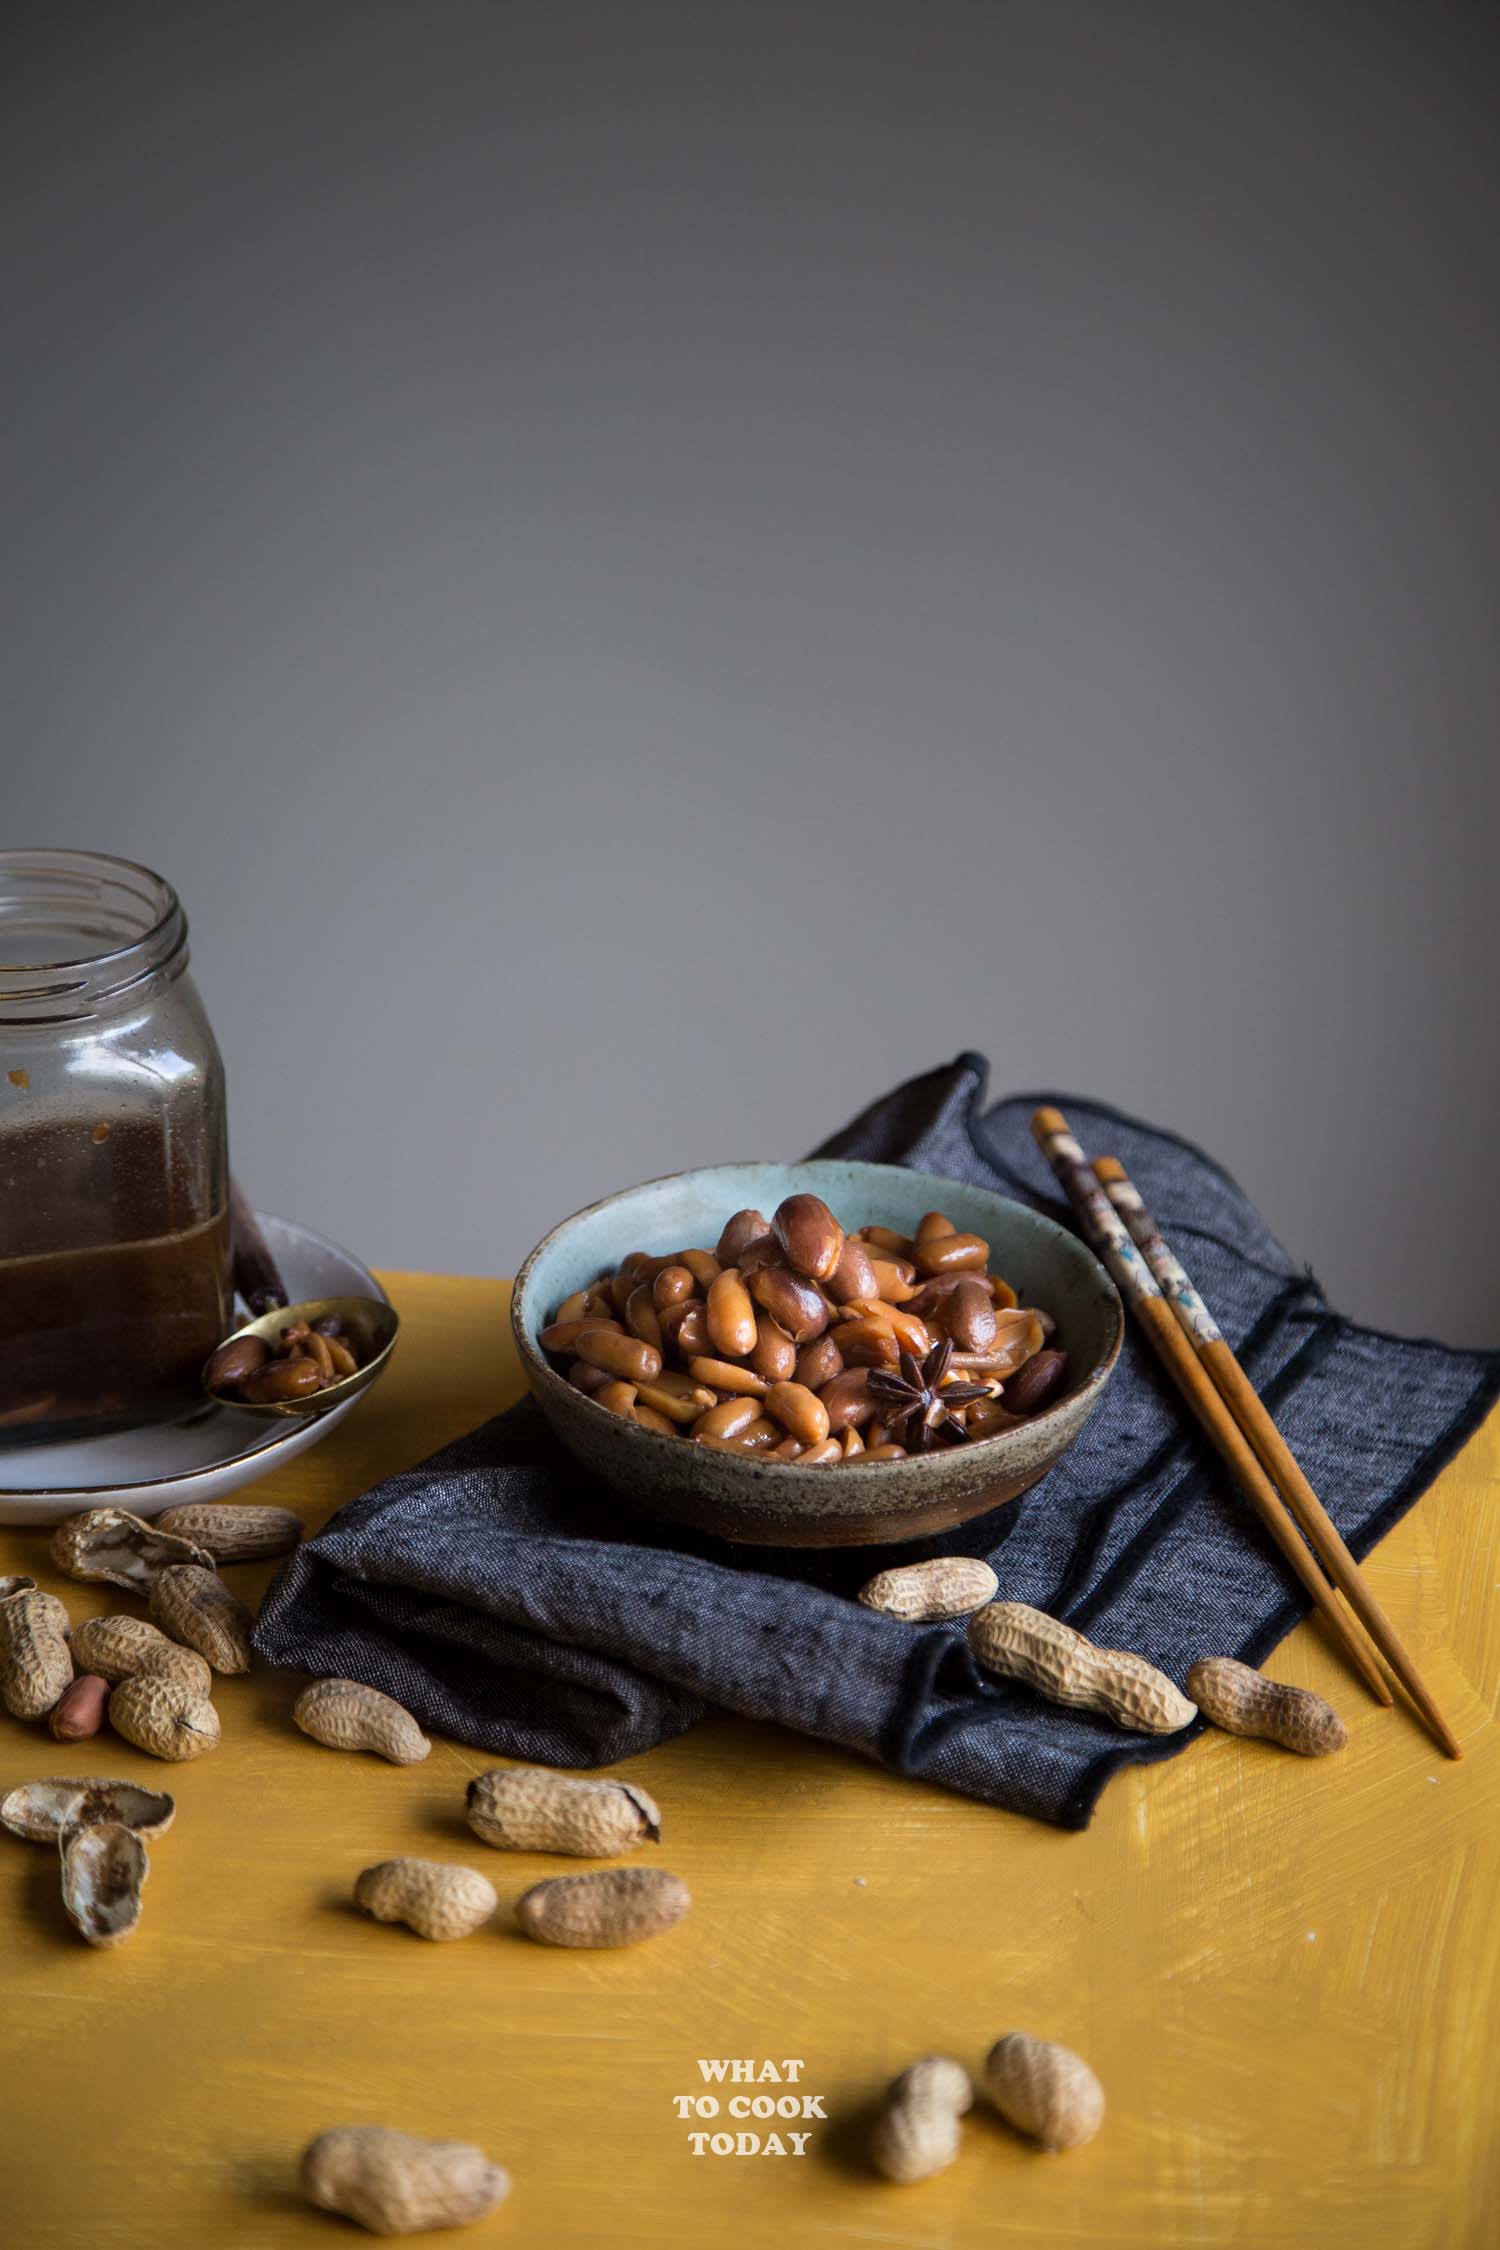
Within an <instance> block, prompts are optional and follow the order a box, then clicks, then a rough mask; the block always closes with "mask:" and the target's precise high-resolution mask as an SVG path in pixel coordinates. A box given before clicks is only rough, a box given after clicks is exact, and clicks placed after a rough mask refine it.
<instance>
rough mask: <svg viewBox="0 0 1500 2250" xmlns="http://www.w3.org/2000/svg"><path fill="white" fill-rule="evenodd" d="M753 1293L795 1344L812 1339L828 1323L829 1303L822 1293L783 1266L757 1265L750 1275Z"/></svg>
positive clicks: (751, 1292)
mask: <svg viewBox="0 0 1500 2250" xmlns="http://www.w3.org/2000/svg"><path fill="white" fill-rule="evenodd" d="M750 1294H751V1296H752V1297H753V1298H754V1299H755V1302H756V1303H757V1304H758V1305H762V1306H764V1308H765V1310H766V1311H767V1312H768V1313H769V1314H770V1316H771V1318H772V1319H773V1320H774V1321H775V1323H776V1325H777V1327H778V1328H784V1329H785V1330H786V1333H787V1334H788V1335H789V1336H790V1337H791V1339H792V1342H793V1343H794V1344H806V1343H808V1342H810V1341H811V1339H812V1338H813V1337H814V1336H821V1335H822V1333H823V1331H824V1329H825V1328H826V1327H827V1326H828V1304H827V1300H826V1299H825V1298H824V1296H823V1294H822V1292H821V1291H820V1290H817V1289H815V1288H814V1287H813V1285H812V1283H811V1282H810V1281H804V1280H803V1279H802V1278H801V1276H800V1275H799V1274H794V1273H788V1272H787V1271H786V1270H785V1268H784V1267H782V1266H757V1267H756V1269H755V1271H754V1273H753V1274H752V1275H751V1277H750Z"/></svg>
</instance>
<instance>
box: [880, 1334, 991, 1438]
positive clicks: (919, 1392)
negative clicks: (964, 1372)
mask: <svg viewBox="0 0 1500 2250" xmlns="http://www.w3.org/2000/svg"><path fill="white" fill-rule="evenodd" d="M952 1357H953V1339H952V1337H951V1336H945V1337H944V1338H943V1340H942V1342H941V1343H940V1344H934V1345H933V1347H932V1349H931V1351H930V1352H929V1353H928V1354H927V1357H926V1358H925V1359H922V1360H919V1359H916V1358H915V1357H914V1356H913V1355H912V1353H910V1352H907V1351H903V1352H902V1354H901V1372H900V1374H899V1375H897V1374H896V1373H895V1372H894V1371H893V1370H892V1369H890V1368H886V1367H872V1368H871V1370H870V1380H869V1392H870V1396H871V1397H872V1398H873V1399H874V1400H876V1402H877V1404H878V1407H879V1411H880V1413H881V1414H882V1416H883V1417H884V1419H885V1422H886V1426H887V1428H888V1429H889V1430H890V1433H891V1435H892V1437H895V1438H897V1442H898V1443H899V1444H901V1445H904V1446H905V1447H906V1449H907V1451H908V1453H926V1452H928V1451H929V1450H930V1448H931V1447H932V1446H934V1445H935V1444H936V1443H937V1437H938V1432H939V1431H940V1430H941V1431H942V1432H943V1434H944V1436H951V1437H955V1438H962V1437H964V1436H966V1435H967V1432H966V1431H965V1429H964V1426H963V1423H962V1422H961V1421H960V1420H959V1418H958V1416H957V1415H956V1414H955V1413H954V1412H953V1409H954V1407H955V1406H966V1405H967V1404H968V1402H969V1400H970V1399H974V1398H984V1397H986V1396H987V1395H988V1392H989V1385H988V1384H987V1383H950V1384H949V1385H948V1387H947V1389H946V1390H944V1389H943V1388H942V1382H943V1377H944V1376H945V1375H946V1374H947V1372H948V1362H949V1361H950V1360H951V1359H952ZM898 1432H900V1433H902V1434H901V1435H900V1436H899V1437H898V1436H897V1433H898Z"/></svg>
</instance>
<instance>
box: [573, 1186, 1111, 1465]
mask: <svg viewBox="0 0 1500 2250" xmlns="http://www.w3.org/2000/svg"><path fill="white" fill-rule="evenodd" d="M988 1261H989V1246H988V1244H987V1243H986V1242H985V1241H984V1240H983V1238H982V1237H981V1236H979V1235H977V1234H972V1233H967V1232H964V1231H961V1230H960V1229H959V1228H957V1227H956V1226H955V1225H954V1223H953V1221H952V1220H951V1219H949V1218H948V1217H947V1216H946V1214H944V1213H943V1212H938V1211H929V1212H927V1213H926V1214H925V1216H924V1217H923V1218H922V1220H921V1221H920V1222H919V1223H918V1226H917V1231H916V1234H915V1236H910V1235H906V1234H901V1233H898V1232H897V1231H896V1230H895V1229H894V1228H891V1227H882V1226H875V1225H870V1226H865V1227H861V1228H860V1229H859V1230H858V1231H857V1232H853V1233H846V1232H845V1230H844V1228H843V1226H842V1225H841V1224H840V1221H839V1220H838V1218H837V1217H836V1216H835V1214H834V1213H833V1212H832V1211H831V1210H830V1209H829V1207H828V1205H827V1204H826V1203H825V1202H824V1201H823V1200H822V1198H821V1197H820V1196H816V1195H811V1194H798V1195H790V1196H787V1197H786V1198H785V1199H784V1200H783V1201H782V1202H781V1203H780V1204H779V1205H778V1206H777V1209H776V1211H775V1214H774V1215H773V1217H772V1219H771V1221H770V1223H769V1225H768V1224H767V1222H766V1219H765V1217H764V1214H763V1213H761V1212H760V1211H756V1210H752V1209H750V1208H748V1207H747V1208H746V1209H744V1210H742V1211H736V1212H735V1213H733V1215H732V1216H731V1217H730V1218H729V1219H728V1220H727V1221H726V1223H725V1226H724V1228H723V1231H722V1233H721V1234H720V1236H719V1240H718V1243H717V1246H716V1248H715V1249H714V1250H705V1249H701V1248H687V1249H681V1250H672V1251H669V1252H667V1253H665V1254H664V1255H657V1254H653V1253H652V1252H650V1251H647V1250H643V1249H642V1250H632V1251H631V1252H629V1254H628V1255H627V1256H626V1257H625V1258H623V1259H622V1260H621V1261H620V1264H619V1265H618V1266H617V1267H616V1269H615V1271H614V1272H613V1273H611V1274H606V1275H603V1276H601V1277H600V1279H599V1280H597V1281H595V1282H593V1283H592V1284H591V1285H590V1286H588V1287H587V1288H584V1289H575V1290H574V1291H572V1293H571V1294H570V1295H569V1296H568V1297H566V1298H565V1299H564V1300H563V1302H562V1303H561V1304H560V1305H559V1306H558V1308H557V1312H556V1314H555V1316H554V1318H553V1319H552V1321H551V1323H550V1325H549V1326H547V1327H544V1328H543V1329H542V1331H541V1336H540V1341H541V1344H542V1348H543V1349H544V1350H546V1351H549V1352H552V1353H554V1354H556V1355H557V1357H558V1358H560V1359H563V1360H564V1361H566V1362H567V1363H568V1364H567V1380H568V1382H569V1383H570V1384H572V1386H573V1387H574V1388H575V1389H576V1390H578V1391H580V1392H582V1393H584V1394H585V1395H587V1396H591V1397H592V1398H593V1399H594V1401H595V1403H596V1404H597V1405H599V1406H602V1407H604V1408H605V1409H606V1411H608V1412H611V1413H614V1414H617V1415H619V1416H620V1417H621V1418H622V1419H624V1420H628V1421H634V1422H635V1423H636V1424H637V1426H638V1427H641V1428H644V1429H648V1430H650V1431H652V1432H653V1433H655V1434H656V1435H658V1436H662V1437H672V1436H677V1437H686V1438H690V1439H692V1440H693V1442H694V1443H696V1444H699V1445H704V1446H709V1447H712V1448H714V1449H715V1450H717V1451H720V1452H727V1453H738V1454H742V1455H744V1454H756V1453H763V1454H769V1455H771V1456H773V1457H774V1458H775V1459H776V1460H777V1461H789V1462H795V1463H796V1464H798V1465H799V1466H803V1465H805V1466H807V1467H811V1468H818V1467H822V1466H824V1465H827V1464H831V1463H833V1462H835V1461H837V1462H848V1461H854V1462H864V1461H894V1460H901V1459H903V1458H904V1457H905V1456H906V1454H907V1453H908V1451H918V1452H920V1451H925V1450H927V1449H928V1448H930V1447H931V1446H933V1445H951V1444H963V1443H966V1442H969V1441H971V1440H975V1439H980V1438H985V1437H990V1436H995V1435H998V1434H1000V1433H1001V1432H1003V1431H1005V1430H1009V1429H1011V1428H1013V1427H1014V1426H1015V1425H1016V1423H1017V1422H1018V1421H1019V1420H1020V1419H1021V1418H1022V1417H1023V1416H1025V1415H1026V1414H1030V1413H1036V1412H1038V1411H1040V1409H1041V1408H1042V1407H1043V1406H1044V1405H1047V1404H1050V1403H1051V1401H1052V1400H1053V1399H1054V1398H1056V1397H1058V1396H1059V1395H1060V1394H1061V1392H1062V1391H1063V1389H1064V1388H1065V1387H1066V1382H1067V1359H1066V1355H1065V1354H1064V1353H1063V1352H1062V1351H1061V1349H1056V1350H1048V1349H1046V1348H1044V1347H1045V1346H1046V1345H1047V1340H1048V1338H1049V1336H1050V1335H1051V1334H1052V1332H1053V1326H1054V1324H1053V1323H1052V1322H1051V1321H1050V1319H1048V1318H1047V1317H1046V1316H1045V1315H1043V1314H1042V1313H1041V1312H1040V1311H1039V1310H1037V1309H1035V1308H1030V1307H1028V1308H1027V1309H1025V1310H1021V1309H1019V1308H1017V1306H1016V1301H1015V1298H1016V1293H1015V1291H1014V1290H1013V1289H1012V1288H1011V1287H1010V1285H1009V1283H1008V1282H1006V1281H1005V1280H1004V1279H1003V1278H1002V1277H1001V1276H1000V1275H998V1274H993V1273H991V1272H990V1271H989V1270H988ZM872 1379H873V1381H874V1384H875V1388H874V1390H872V1389H871V1387H870V1385H871V1381H872ZM877 1394H878V1395H877Z"/></svg>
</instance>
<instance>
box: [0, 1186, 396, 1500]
mask: <svg viewBox="0 0 1500 2250" xmlns="http://www.w3.org/2000/svg"><path fill="white" fill-rule="evenodd" d="M260 1223H261V1226H262V1227H263V1228H264V1229H265V1236H266V1240H267V1242H268V1243H269V1244H270V1246H271V1251H272V1254H273V1255H274V1257H275V1259H276V1263H277V1265H278V1266H279V1267H280V1268H281V1277H282V1279H283V1281H284V1282H285V1283H286V1286H287V1296H288V1300H289V1302H291V1303H292V1304H298V1303H300V1302H302V1301H303V1300H304V1299H306V1298H309V1297H379V1298H380V1299H381V1300H382V1302H385V1301H386V1298H385V1291H384V1290H383V1289H382V1288H381V1286H380V1284H379V1282H378V1281H377V1280H376V1279H375V1276H374V1275H373V1274H372V1273H371V1272H370V1269H369V1267H368V1266H362V1265H361V1264H360V1262H359V1260H358V1258H356V1257H354V1256H352V1255H351V1253H350V1252H349V1251H347V1250H341V1249H340V1248H339V1246H338V1244H337V1243H336V1242H326V1241H325V1240H324V1238H323V1236H322V1235H320V1234H314V1233H313V1232H312V1230H311V1229H310V1228H308V1227H299V1226H297V1225H295V1224H294V1223H293V1221H292V1220H290V1219H268V1218H264V1217H262V1219H261V1222H260ZM383 1372H384V1370H382V1373H383ZM379 1379H380V1378H379V1376H377V1377H376V1379H375V1380H376V1381H377V1382H378V1381H379ZM373 1388H374V1384H371V1386H370V1389H371V1390H373ZM369 1395H370V1390H363V1391H360V1392H358V1393H357V1394H356V1396H355V1397H353V1398H348V1399H345V1400H344V1402H343V1404H342V1406H333V1407H330V1408H329V1410H328V1412H327V1413H326V1414H318V1415H314V1416H312V1417H311V1418H304V1419H298V1420H297V1421H291V1420H288V1421H285V1422H268V1421H266V1420H264V1418H263V1417H261V1416H260V1415H256V1414H240V1413H237V1412H236V1411H235V1409H234V1408H233V1407H232V1406H212V1405H210V1404H209V1403H208V1402H207V1401H206V1400H205V1402H204V1404H203V1405H202V1406H201V1407H195V1408H193V1409H192V1410H191V1411H190V1412H188V1413H186V1414H184V1415H183V1416H182V1418H181V1420H180V1421H176V1422H159V1423H156V1424H155V1425H153V1426H152V1427H151V1428H149V1429H143V1430H117V1431H115V1432H114V1433H113V1434H112V1435H109V1436H104V1437H95V1438H74V1439H72V1440H70V1441H69V1442H68V1443H67V1444H65V1445H31V1446H20V1447H17V1448H16V1449H15V1450H14V1451H13V1452H9V1453H0V1523H60V1522H61V1521H62V1519H63V1518H64V1517H65V1516H72V1515H76V1514H77V1513H78V1511H79V1509H80V1508H88V1507H100V1508H103V1507H115V1508H129V1509H130V1511H131V1513H132V1514H133V1515H137V1516H155V1515H159V1514H160V1513H161V1511H162V1509H163V1508H175V1507H177V1506H178V1505H179V1504H180V1503H181V1502H183V1501H185V1500H224V1499H227V1498H228V1496H229V1494H230V1493H231V1492H238V1491H239V1489H240V1487H241V1486H242V1485H246V1484H251V1483H253V1482H254V1480H255V1479H256V1478H257V1477H263V1476H264V1475H265V1474H266V1473H267V1471H268V1470H270V1469H278V1468H280V1466H281V1464H282V1463H283V1462H284V1461H290V1460H291V1459H292V1457H293V1455H294V1454H297V1453H305V1452H306V1451H307V1449H308V1447H309V1446H310V1445H316V1444H317V1442H318V1440H319V1438H324V1437H327V1435H328V1433H329V1431H330V1430H331V1429H333V1428H334V1427H335V1426H336V1425H337V1424H338V1423H340V1422H342V1421H343V1419H344V1416H345V1415H346V1414H352V1413H353V1412H354V1409H355V1408H356V1407H357V1406H358V1405H359V1404H360V1401H361V1400H362V1399H366V1398H368V1397H369Z"/></svg>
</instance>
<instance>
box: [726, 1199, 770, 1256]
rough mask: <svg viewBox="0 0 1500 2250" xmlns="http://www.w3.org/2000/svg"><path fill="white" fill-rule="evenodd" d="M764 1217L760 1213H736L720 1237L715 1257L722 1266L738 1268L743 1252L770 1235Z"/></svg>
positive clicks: (748, 1211)
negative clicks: (765, 1235) (764, 1235)
mask: <svg viewBox="0 0 1500 2250" xmlns="http://www.w3.org/2000/svg"><path fill="white" fill-rule="evenodd" d="M770 1231H771V1230H770V1228H769V1227H768V1226H767V1224H766V1221H765V1217H764V1215H763V1214H762V1213H761V1212H759V1211H752V1210H744V1211H736V1212H735V1214H734V1217H733V1218H732V1219H730V1220H729V1221H728V1222H727V1223H726V1225H725V1228H724V1232H723V1233H722V1234H721V1235H720V1237H719V1247H718V1249H717V1250H716V1251H715V1253H714V1255H715V1257H716V1258H717V1259H718V1261H719V1263H720V1265H721V1266H737V1265H738V1264H739V1262H740V1253H741V1251H744V1250H748V1249H749V1247H750V1245H751V1243H752V1242H757V1241H759V1239H760V1237H761V1236H762V1235H763V1234H769V1233H770Z"/></svg>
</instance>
